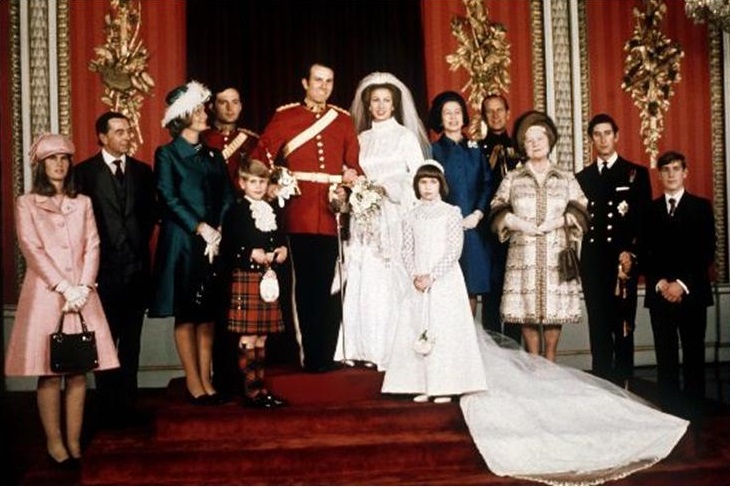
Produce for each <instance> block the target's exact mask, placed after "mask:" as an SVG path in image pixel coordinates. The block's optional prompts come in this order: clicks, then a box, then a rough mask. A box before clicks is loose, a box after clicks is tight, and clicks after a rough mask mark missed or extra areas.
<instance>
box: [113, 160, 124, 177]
mask: <svg viewBox="0 0 730 487" xmlns="http://www.w3.org/2000/svg"><path fill="white" fill-rule="evenodd" d="M112 164H114V177H116V178H117V180H118V181H120V182H121V181H122V180H123V179H124V171H122V161H120V160H119V159H115V160H114V161H112Z"/></svg>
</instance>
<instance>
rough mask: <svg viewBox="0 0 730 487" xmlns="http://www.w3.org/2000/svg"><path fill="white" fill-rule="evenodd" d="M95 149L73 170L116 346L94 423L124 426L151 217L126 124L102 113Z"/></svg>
mask: <svg viewBox="0 0 730 487" xmlns="http://www.w3.org/2000/svg"><path fill="white" fill-rule="evenodd" d="M96 135H97V138H98V142H99V145H100V146H101V150H100V151H99V152H98V153H97V154H96V155H94V156H93V157H91V158H89V159H87V160H85V161H83V162H81V163H79V164H78V166H77V167H76V168H75V171H76V179H77V182H78V183H79V187H80V190H81V192H82V193H83V194H86V195H88V196H89V197H90V198H91V201H92V204H93V207H94V217H95V219H96V226H97V228H98V231H99V238H100V240H101V258H100V264H99V274H98V277H97V281H98V288H97V291H98V293H99V298H100V299H101V303H102V306H103V307H104V313H105V314H106V316H107V320H108V321H109V328H110V329H111V332H112V337H113V338H114V340H115V342H116V345H117V353H118V355H119V362H120V365H121V366H120V368H119V369H115V370H110V371H105V372H100V373H97V374H96V377H95V378H96V390H97V394H98V397H99V404H100V411H99V412H100V415H101V416H100V420H101V421H102V423H103V424H104V425H105V426H126V425H127V424H129V423H130V422H134V421H135V420H136V419H138V414H137V413H136V411H135V399H136V396H137V371H138V369H139V353H140V340H141V335H142V323H143V321H144V314H145V310H146V309H147V306H148V300H149V297H150V292H149V291H150V288H149V286H150V279H151V277H150V253H149V244H150V238H151V236H152V231H153V228H154V225H155V223H156V219H157V216H156V215H157V212H156V211H155V186H154V178H153V175H152V169H151V168H150V166H149V165H148V164H146V163H144V162H141V161H138V160H136V159H133V158H132V157H130V156H129V155H127V153H128V152H129V149H130V142H131V138H132V131H131V128H130V123H129V119H127V117H125V116H124V115H122V114H121V113H116V112H107V113H104V114H103V115H101V116H100V117H99V118H98V119H97V121H96Z"/></svg>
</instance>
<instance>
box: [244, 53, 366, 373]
mask: <svg viewBox="0 0 730 487" xmlns="http://www.w3.org/2000/svg"><path fill="white" fill-rule="evenodd" d="M301 83H302V87H303V88H304V91H305V97H304V101H303V102H300V103H292V104H289V105H285V106H282V107H279V108H278V109H277V111H276V113H275V114H274V116H273V118H272V119H271V121H270V122H269V124H268V126H267V127H266V129H265V130H264V133H263V134H262V136H261V140H260V141H259V146H258V153H259V158H261V159H262V160H266V159H268V160H269V161H270V162H273V161H274V160H278V161H283V162H281V164H283V165H285V166H287V167H288V168H289V170H290V171H292V173H293V175H294V177H295V178H296V180H297V181H298V185H299V189H300V192H301V194H300V195H298V196H294V197H292V198H291V199H290V200H289V201H288V202H287V203H286V206H285V211H284V229H285V231H286V233H287V234H288V235H289V244H290V252H291V259H292V266H293V269H294V302H295V307H296V310H295V316H296V319H297V323H298V327H299V331H300V333H301V344H302V349H303V352H304V368H305V370H306V371H308V372H327V371H329V370H332V369H334V368H336V366H335V364H334V362H333V357H334V351H335V345H336V343H337V334H338V331H339V323H340V319H341V315H342V307H341V304H340V301H339V297H338V296H337V295H333V294H332V293H331V292H330V290H331V286H332V280H333V277H334V271H335V266H336V263H337V256H338V242H337V231H338V230H337V223H336V220H335V215H334V213H333V211H332V210H331V209H330V207H331V205H330V203H329V199H330V187H333V188H336V187H338V185H341V184H342V183H343V182H344V183H347V182H348V181H350V180H352V179H354V178H355V177H356V175H357V173H362V171H361V170H360V165H359V163H358V155H359V152H360V146H359V144H358V140H357V134H356V133H355V128H354V125H353V122H352V119H351V118H350V115H349V113H347V112H346V111H345V110H343V109H341V108H339V107H336V106H333V105H329V104H328V103H327V99H328V98H329V96H330V95H331V94H332V88H333V83H334V72H333V71H332V69H331V68H329V67H327V66H325V65H323V64H312V65H311V66H310V67H309V70H308V72H307V73H306V75H305V76H304V77H303V78H302V80H301ZM336 194H337V197H338V199H339V200H344V198H345V193H344V190H343V189H341V187H339V188H338V189H337V190H336Z"/></svg>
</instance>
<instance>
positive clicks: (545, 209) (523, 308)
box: [491, 163, 588, 325]
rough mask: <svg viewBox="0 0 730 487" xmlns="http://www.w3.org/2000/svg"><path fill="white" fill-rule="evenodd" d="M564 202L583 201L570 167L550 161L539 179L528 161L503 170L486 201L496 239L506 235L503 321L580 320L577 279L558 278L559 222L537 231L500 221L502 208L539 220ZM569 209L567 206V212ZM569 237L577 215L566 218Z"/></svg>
mask: <svg viewBox="0 0 730 487" xmlns="http://www.w3.org/2000/svg"><path fill="white" fill-rule="evenodd" d="M568 202H572V203H573V204H576V205H577V206H579V207H580V208H583V209H584V208H585V207H586V205H587V203H588V201H587V199H586V197H585V195H584V194H583V191H582V190H581V189H580V185H579V184H578V181H577V180H576V179H575V176H574V175H573V173H572V172H567V171H562V170H560V169H558V168H556V167H555V166H553V165H552V164H551V165H550V166H549V168H548V170H547V172H546V174H545V176H544V180H543V181H542V183H541V182H540V179H539V177H538V176H537V175H536V174H535V172H533V170H532V166H531V165H530V163H527V164H525V165H524V166H522V167H521V168H518V169H515V170H514V171H511V172H509V173H508V174H507V175H506V176H505V178H504V180H503V181H502V184H500V186H499V188H498V189H497V193H496V195H495V196H494V199H493V200H492V203H491V208H492V212H493V214H495V219H494V224H493V228H494V229H495V231H496V232H497V235H498V236H499V239H500V241H502V242H505V241H507V240H509V251H508V254H507V266H506V270H505V279H504V294H503V296H502V304H501V307H500V312H501V315H502V319H503V320H504V321H505V322H506V323H517V324H538V323H542V324H546V325H561V324H564V323H578V322H580V321H581V308H580V293H581V286H580V281H578V280H573V281H569V282H560V279H559V277H558V253H559V252H560V251H561V250H563V249H564V248H566V237H565V231H564V230H563V227H558V228H557V229H555V230H552V231H550V232H548V233H546V234H545V235H542V236H530V235H525V234H524V233H523V232H513V231H510V230H508V229H507V228H506V227H505V225H504V216H505V215H506V214H507V211H502V212H499V210H500V209H507V210H508V211H509V212H512V213H514V214H515V215H516V216H517V217H519V218H521V219H523V220H526V221H529V222H533V223H535V224H536V225H540V224H541V223H542V222H543V221H550V220H554V219H556V218H560V217H563V216H564V215H566V211H568ZM568 212H569V211H568ZM567 220H568V222H569V231H570V238H571V239H575V240H576V241H578V242H579V241H580V238H581V237H582V235H583V232H584V231H585V230H586V229H585V228H583V227H582V226H581V224H579V223H578V222H579V221H583V220H582V219H580V218H578V219H576V218H568V219H567Z"/></svg>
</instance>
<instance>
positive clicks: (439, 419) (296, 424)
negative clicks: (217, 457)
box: [155, 399, 468, 441]
mask: <svg viewBox="0 0 730 487" xmlns="http://www.w3.org/2000/svg"><path fill="white" fill-rule="evenodd" d="M447 430H452V431H460V432H464V434H468V433H467V429H466V424H465V423H464V419H463V416H462V414H461V410H460V409H459V405H458V402H453V403H450V404H416V403H414V402H412V401H410V400H409V399H401V400H394V399H380V400H371V401H363V402H358V403H352V404H336V405H335V404H329V405H321V406H316V405H306V406H298V407H297V406H290V407H284V408H280V409H272V410H260V409H250V408H244V407H241V406H239V405H238V404H235V403H234V404H225V405H221V406H206V407H201V406H193V405H187V404H177V403H175V404H170V405H168V406H166V407H164V408H162V409H161V410H160V411H158V412H157V418H156V421H155V439H156V440H159V441H173V440H180V441H184V440H196V439H199V440H206V439H207V440H212V439H220V440H227V439H240V438H248V439H259V438H264V439H265V438H269V437H272V436H276V437H278V438H309V437H317V436H319V435H341V436H345V437H349V436H353V435H359V434H368V433H370V434H377V433H379V434H383V435H385V436H387V435H389V434H393V433H413V434H415V433H422V434H429V433H430V432H437V431H447Z"/></svg>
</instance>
